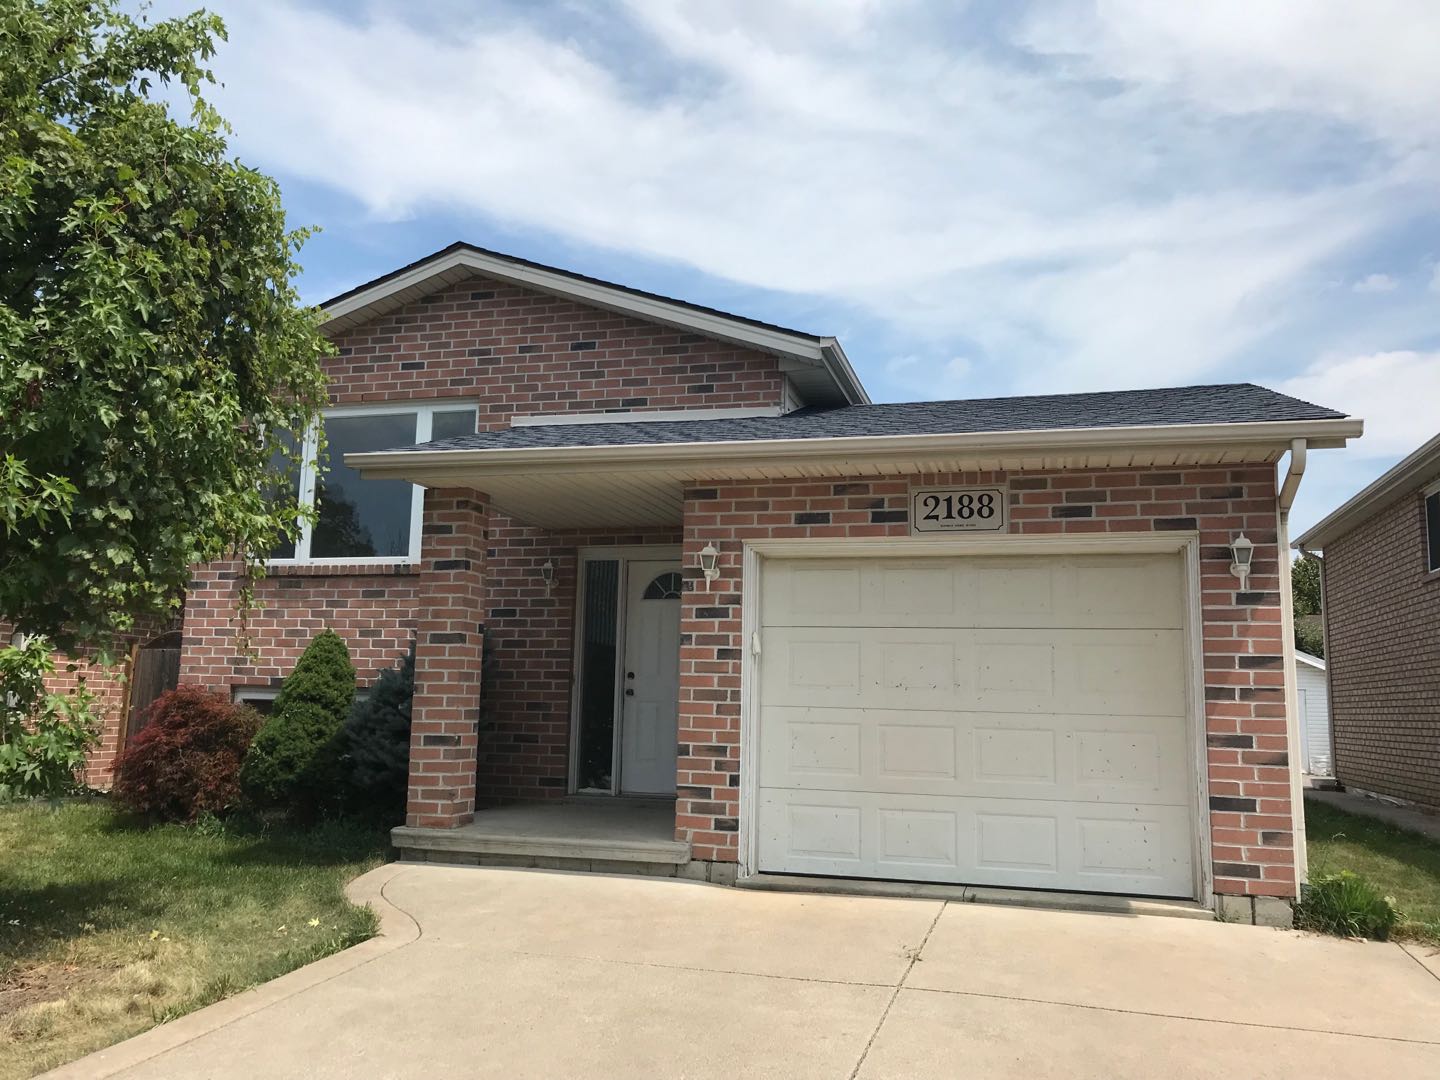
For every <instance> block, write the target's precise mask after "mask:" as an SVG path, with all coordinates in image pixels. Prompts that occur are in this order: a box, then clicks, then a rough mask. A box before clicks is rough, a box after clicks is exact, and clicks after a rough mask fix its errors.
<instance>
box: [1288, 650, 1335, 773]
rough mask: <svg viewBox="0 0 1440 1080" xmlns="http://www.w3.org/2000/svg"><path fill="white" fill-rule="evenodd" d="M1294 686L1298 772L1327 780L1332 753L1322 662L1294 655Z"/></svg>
mask: <svg viewBox="0 0 1440 1080" xmlns="http://www.w3.org/2000/svg"><path fill="white" fill-rule="evenodd" d="M1295 685H1296V686H1297V687H1298V688H1299V701H1300V771H1301V772H1303V773H1304V774H1305V775H1306V776H1315V777H1323V778H1326V779H1329V778H1331V777H1333V776H1334V775H1335V753H1334V749H1333V745H1332V743H1331V741H1330V693H1329V689H1328V687H1327V685H1326V682H1325V661H1324V660H1321V659H1320V658H1319V657H1318V656H1311V655H1310V654H1309V653H1307V652H1300V651H1299V650H1298V649H1297V650H1296V651H1295Z"/></svg>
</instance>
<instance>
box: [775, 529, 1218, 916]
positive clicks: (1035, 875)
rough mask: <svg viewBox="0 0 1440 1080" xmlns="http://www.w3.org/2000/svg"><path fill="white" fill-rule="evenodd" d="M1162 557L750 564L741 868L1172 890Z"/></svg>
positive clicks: (1184, 752) (1181, 853)
mask: <svg viewBox="0 0 1440 1080" xmlns="http://www.w3.org/2000/svg"><path fill="white" fill-rule="evenodd" d="M1181 566H1182V564H1181V561H1180V560H1179V559H1178V558H1176V557H1174V556H1168V555H1167V556H1140V557H1136V556H1130V555H1121V556H1111V555H1097V556H1084V557H1076V556H1066V557H1040V556H1030V555H1027V556H1019V557H1013V558H1012V557H1005V558H997V557H984V558H963V557H935V556H929V557H924V556H920V557H913V558H910V557H907V558H898V559H868V560H867V559H826V560H817V561H813V562H812V561H809V560H791V561H784V560H780V561H767V562H766V563H765V564H764V566H763V571H762V572H763V575H764V577H763V578H762V595H761V597H760V603H761V610H760V616H761V627H760V641H761V654H760V661H759V669H758V687H757V690H758V697H759V716H758V726H759V734H758V738H759V749H760V755H759V757H760V760H759V769H758V773H759V776H758V782H759V788H760V796H759V800H758V806H757V834H758V844H757V866H758V868H759V869H760V870H762V871H765V870H774V871H788V872H794V873H814V874H835V875H842V876H856V877H880V878H896V879H902V880H919V881H946V882H965V883H974V884H989V885H1001V886H1014V887H1035V888H1049V889H1085V890H1094V891H1101V892H1133V893H1144V894H1153V895H1164V896H1189V895H1191V894H1192V892H1193V888H1194V885H1193V873H1192V855H1191V836H1192V829H1193V819H1194V813H1195V810H1194V798H1195V786H1194V779H1193V775H1194V774H1193V768H1194V766H1193V764H1192V762H1193V757H1194V751H1193V748H1192V746H1191V736H1190V727H1189V723H1188V720H1187V716H1188V678H1189V671H1188V667H1187V665H1186V662H1185V657H1186V652H1185V649H1186V641H1185V632H1184V630H1183V629H1182V628H1183V626H1184V620H1183V618H1182V614H1183V595H1184V593H1183V578H1182V573H1181Z"/></svg>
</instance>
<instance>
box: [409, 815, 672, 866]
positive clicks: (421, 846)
mask: <svg viewBox="0 0 1440 1080" xmlns="http://www.w3.org/2000/svg"><path fill="white" fill-rule="evenodd" d="M390 840H391V843H393V844H394V845H395V846H396V847H397V848H399V849H400V850H401V851H402V852H408V851H424V852H432V851H433V852H446V853H451V854H458V855H478V856H489V855H502V856H520V857H526V858H532V859H547V860H549V859H566V860H581V861H586V862H624V863H660V864H665V865H670V866H678V865H681V864H684V863H688V862H689V861H690V845H689V844H687V843H684V842H682V841H679V840H659V839H636V840H629V839H621V838H618V837H595V836H573V835H572V836H546V835H543V834H537V835H517V833H516V832H515V831H514V830H513V829H505V830H503V831H500V830H492V829H487V828H485V827H484V826H482V825H480V824H479V823H476V824H472V825H463V826H461V827H460V828H458V829H417V828H412V827H410V826H405V825H402V826H399V827H398V828H395V829H391V830H390Z"/></svg>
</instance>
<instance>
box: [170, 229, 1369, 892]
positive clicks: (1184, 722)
mask: <svg viewBox="0 0 1440 1080" xmlns="http://www.w3.org/2000/svg"><path fill="white" fill-rule="evenodd" d="M324 307H325V309H326V311H327V313H328V314H329V321H328V323H327V332H328V333H329V334H330V335H331V337H332V338H333V339H334V341H335V342H336V344H337V345H338V346H339V353H340V354H339V356H338V357H337V358H336V359H335V360H333V361H332V362H331V364H330V375H331V390H332V396H333V401H334V406H335V408H334V409H332V410H331V411H330V413H329V414H328V415H327V417H326V421H325V423H326V432H327V438H328V442H329V444H330V453H331V462H332V471H331V472H330V473H329V474H328V475H327V476H326V477H324V478H323V482H319V481H317V479H316V478H315V477H314V476H306V477H304V478H302V494H303V495H304V496H305V497H306V498H310V497H313V496H314V495H315V493H316V492H317V491H318V493H319V497H318V504H319V523H318V524H317V525H316V527H315V528H314V530H313V531H310V532H307V534H306V535H304V536H302V537H300V538H299V540H298V542H297V544H296V545H294V546H293V547H292V548H289V549H287V550H285V551H283V552H278V553H277V558H276V560H275V561H274V563H273V564H272V568H271V572H270V576H269V577H268V578H266V579H265V580H264V581H263V582H262V583H261V584H260V586H259V590H258V591H259V599H260V601H261V602H262V603H263V604H264V605H265V607H264V608H263V610H262V611H261V612H259V613H258V614H257V615H255V616H254V617H252V619H251V620H250V638H251V645H252V648H253V653H251V654H246V653H244V652H243V651H242V650H241V648H240V647H239V643H238V642H237V639H236V634H235V628H234V625H233V620H232V617H231V616H232V610H233V606H234V599H235V589H236V586H235V574H236V567H234V566H227V565H219V564H217V565H211V566H207V567H202V568H200V569H198V570H197V572H196V575H195V581H194V587H193V589H192V591H191V593H190V596H189V599H188V602H187V604H186V607H185V620H184V635H185V637H184V650H183V656H182V664H181V673H180V678H181V680H182V681H186V682H197V683H202V684H206V685H212V686H221V687H225V688H227V689H228V690H230V692H232V693H234V694H236V695H237V696H242V697H251V698H256V697H263V696H265V695H268V694H273V692H274V689H275V687H276V686H277V685H278V683H279V681H280V680H281V679H282V678H283V676H284V675H285V674H286V673H287V671H288V670H289V668H290V667H291V665H292V664H293V662H294V660H295V658H296V657H297V656H298V655H299V653H300V651H301V650H302V649H303V648H304V646H305V644H306V642H307V641H308V640H309V638H310V637H311V636H312V635H313V634H314V633H315V632H316V631H318V630H319V629H320V628H322V627H324V626H327V625H328V626H333V627H334V628H335V629H336V630H337V631H339V632H340V633H341V634H342V635H343V636H344V637H345V639H346V641H347V642H348V643H349V645H350V648H351V650H352V654H353V656H354V658H355V661H356V664H357V667H358V668H359V670H360V674H361V678H362V680H368V679H369V678H370V677H371V676H373V674H374V673H375V672H376V671H377V670H378V669H380V668H381V667H383V666H386V665H388V664H391V663H393V662H394V661H395V660H396V659H397V658H398V657H399V656H400V655H402V654H403V653H404V652H405V650H406V649H408V648H409V647H410V643H411V642H412V640H413V641H414V642H415V646H416V650H417V660H416V698H415V702H414V725H413V742H412V754H411V786H410V799H409V807H408V814H407V823H406V825H405V826H402V827H399V828H397V829H396V831H395V841H396V844H397V846H398V847H400V848H401V849H402V852H404V853H405V854H406V855H407V856H408V857H415V858H443V859H461V860H468V861H475V860H476V859H483V860H487V861H510V862H520V863H522V864H524V865H546V866H588V867H590V868H595V869H618V868H623V867H627V866H628V867H631V868H637V869H644V870H647V871H652V872H654V871H660V872H669V873H683V874H687V875H689V876H699V877H707V878H709V879H710V880H716V881H732V880H735V879H736V877H737V876H738V877H742V878H753V877H755V876H756V875H762V874H774V875H781V876H783V875H795V874H804V875H829V876H838V877H844V878H848V879H900V880H920V881H928V882H939V883H950V884H968V885H973V886H995V887H1034V888H1044V889H1060V890H1076V891H1089V892H1097V893H1118V894H1129V895H1151V896H1162V897H1174V898H1180V899H1188V900H1192V901H1199V902H1202V903H1206V904H1216V905H1219V906H1222V907H1223V908H1224V909H1225V910H1226V911H1227V913H1229V914H1232V915H1239V916H1241V917H1246V918H1249V917H1258V918H1277V917H1280V916H1278V915H1277V914H1276V912H1277V910H1279V907H1280V903H1279V902H1280V901H1283V900H1284V899H1286V898H1290V897H1293V896H1295V895H1296V893H1297V890H1298V882H1299V881H1300V880H1302V879H1303V875H1304V869H1305V868H1304V853H1303V843H1301V842H1299V840H1303V836H1300V837H1299V840H1297V836H1298V834H1300V832H1301V831H1302V830H1303V824H1302V823H1301V822H1300V821H1299V820H1298V819H1297V817H1296V815H1295V808H1296V806H1297V805H1298V803H1297V792H1298V784H1299V774H1298V770H1297V765H1296V757H1297V754H1296V753H1295V752H1294V751H1295V749H1296V747H1297V746H1298V743H1297V736H1296V732H1295V730H1294V726H1293V700H1294V693H1293V691H1294V687H1293V677H1288V676H1287V672H1289V671H1291V670H1292V668H1293V660H1292V656H1291V648H1292V647H1291V645H1290V641H1291V634H1290V631H1289V622H1290V612H1289V608H1288V605H1287V604H1286V603H1285V602H1284V600H1283V598H1284V597H1287V596H1288V593H1289V588H1288V562H1282V560H1281V558H1280V552H1281V551H1282V550H1283V549H1284V547H1285V544H1286V536H1285V515H1286V511H1287V509H1288V506H1289V502H1290V500H1291V499H1293V496H1294V488H1295V483H1296V482H1297V481H1298V478H1299V473H1300V470H1301V469H1302V468H1303V459H1304V454H1305V451H1306V449H1307V447H1309V448H1324V447H1338V446H1342V445H1344V443H1345V441H1346V440H1347V439H1349V438H1353V437H1355V436H1357V435H1358V434H1359V432H1360V430H1361V425H1360V422H1359V421H1358V420H1353V419H1350V418H1347V417H1344V416H1343V415H1342V414H1340V413H1337V412H1333V411H1331V410H1329V409H1324V408H1320V407H1317V406H1314V405H1310V404H1308V403H1305V402H1301V401H1297V400H1295V399H1292V398H1287V397H1284V396H1282V395H1279V394H1275V393H1273V392H1271V391H1268V390H1265V389H1262V388H1260V387H1256V386H1250V385H1239V386H1218V387H1191V388H1185V389H1177V390H1153V391H1137V392H1128V393H1110V394H1082V395H1060V396H1047V397H1032V398H1012V399H996V400H981V401H960V402H928V403H919V404H912V405H874V404H871V403H870V402H869V400H868V397H867V395H866V393H865V391H864V389H863V387H862V386H861V385H860V383H859V381H858V379H857V378H856V376H855V374H854V372H853V370H852V369H851V368H850V365H849V363H848V362H847V361H846V359H845V356H844V353H843V351H842V350H841V348H840V346H839V344H838V343H837V342H836V341H835V340H834V339H833V338H828V337H820V336H815V335H811V334H804V333H799V332H796V331H793V330H786V329H784V328H781V327H776V326H771V325H768V324H765V323H760V322H756V321H753V320H749V319H744V318H739V317H736V316H734V315H729V314H726V313H723V312H718V311H714V310H711V309H707V308H702V307H697V306H695V305H691V304H686V303H682V302H680V301H675V300H671V299H667V298H664V297H658V296H654V295H652V294H647V293H642V292H638V291H636V290H632V289H627V288H623V287H620V286H617V285H613V284H610V283H607V282H603V281H597V280H594V279H591V278H586V277H582V276H579V275H575V274H571V273H567V272H565V271H561V270H555V269H552V268H548V267H543V266H538V265H536V264H533V263H529V262H526V261H524V260H520V259H515V258H511V257H508V256H504V255H498V254H495V253H493V252H487V251H483V250H481V249H477V248H473V247H469V246H467V245H460V244H457V245H454V246H452V247H450V248H447V249H445V250H444V251H441V252H438V253H436V254H435V255H433V256H430V257H429V258H426V259H423V260H420V261H419V262H417V263H414V264H412V265H411V266H408V267H405V268H403V269H402V270H399V271H396V272H395V273H394V274H391V275H387V276H386V277H384V278H380V279H378V280H376V281H373V282H370V283H367V284H366V285H364V286H361V287H359V288H357V289H355V290H353V291H352V292H350V293H346V294H345V295H343V296H340V297H337V298H335V299H334V300H332V301H330V302H328V303H327V304H326V305H324ZM1287 454H1288V455H1289V458H1288V461H1289V462H1290V470H1289V472H1288V474H1287V479H1286V481H1285V483H1284V484H1283V486H1282V485H1281V484H1279V483H1277V476H1276V465H1277V463H1279V462H1280V461H1281V459H1282V458H1285V457H1286V455H1287ZM412 484H413V485H417V486H415V487H411V486H410V485H412ZM1242 534H1243V535H1244V537H1245V538H1246V539H1248V541H1250V542H1253V547H1251V548H1246V547H1245V545H1244V543H1243V542H1242V543H1241V544H1239V545H1236V543H1235V542H1236V541H1237V540H1239V539H1240V537H1241V535H1242ZM1232 547H1233V548H1235V550H1234V551H1232ZM1244 552H1253V562H1252V563H1251V565H1250V566H1249V568H1248V570H1249V572H1248V580H1242V579H1241V577H1238V576H1236V575H1235V574H1233V573H1232V562H1233V561H1235V560H1236V559H1237V558H1239V557H1241V555H1242V553H1244ZM1287 701H1288V702H1289V704H1288V705H1287ZM567 796H570V797H568V798H567ZM610 796H613V797H610ZM625 796H644V798H625ZM514 799H524V800H531V801H532V802H530V803H527V804H524V805H527V806H534V805H541V806H548V807H554V808H564V809H565V812H566V813H568V814H569V815H570V817H569V819H568V820H569V821H570V822H571V823H572V825H573V823H574V822H575V821H576V820H577V818H578V819H580V820H581V827H578V828H571V829H570V831H569V832H567V833H566V834H565V836H563V837H557V836H553V835H549V834H546V833H545V832H544V830H543V828H542V829H541V830H540V831H539V832H538V833H537V831H536V828H537V827H536V826H535V825H534V823H533V821H531V820H530V819H526V821H525V823H524V824H523V825H517V824H513V823H514V822H516V821H517V820H519V819H517V818H516V817H515V816H514V814H513V813H512V811H513V810H514V808H513V807H502V808H498V809H489V808H488V807H490V806H492V804H494V803H496V802H501V801H505V800H514ZM477 804H478V805H479V807H480V808H481V809H480V810H479V812H478V813H477ZM526 812H527V813H528V812H530V811H526ZM547 812H548V811H547ZM557 813H558V810H557ZM507 815H511V816H507ZM552 820H553V821H559V820H560V819H559V818H558V817H557V818H554V819H552ZM637 823H638V824H637ZM647 830H649V831H647ZM642 834H643V835H642ZM1217 897H1219V898H1224V899H1217ZM1286 910H1288V909H1286Z"/></svg>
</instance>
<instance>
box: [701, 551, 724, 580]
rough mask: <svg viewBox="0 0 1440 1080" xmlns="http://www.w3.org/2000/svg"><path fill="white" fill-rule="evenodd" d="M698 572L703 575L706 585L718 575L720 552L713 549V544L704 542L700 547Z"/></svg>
mask: <svg viewBox="0 0 1440 1080" xmlns="http://www.w3.org/2000/svg"><path fill="white" fill-rule="evenodd" d="M700 572H701V573H702V574H704V575H705V582H706V584H707V586H708V584H709V583H710V582H712V581H714V580H715V579H716V578H717V577H719V576H720V552H718V551H716V550H715V545H714V544H706V545H705V546H704V547H703V548H701V549H700Z"/></svg>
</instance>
